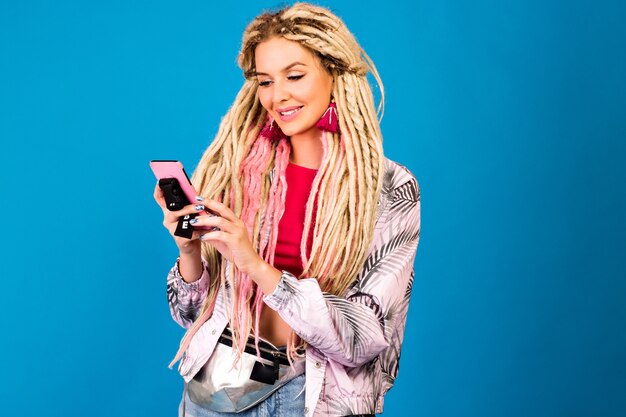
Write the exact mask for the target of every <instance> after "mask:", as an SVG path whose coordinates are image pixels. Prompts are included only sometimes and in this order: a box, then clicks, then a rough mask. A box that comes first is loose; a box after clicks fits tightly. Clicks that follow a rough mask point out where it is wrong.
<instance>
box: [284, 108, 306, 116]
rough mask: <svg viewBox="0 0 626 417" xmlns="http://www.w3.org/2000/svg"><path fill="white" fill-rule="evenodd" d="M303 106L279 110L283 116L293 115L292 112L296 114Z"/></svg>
mask: <svg viewBox="0 0 626 417" xmlns="http://www.w3.org/2000/svg"><path fill="white" fill-rule="evenodd" d="M301 108H302V107H298V108H297V109H293V110H290V111H286V112H279V113H280V114H281V115H283V116H291V115H292V114H294V113H295V112H297V111H299V110H300V109H301Z"/></svg>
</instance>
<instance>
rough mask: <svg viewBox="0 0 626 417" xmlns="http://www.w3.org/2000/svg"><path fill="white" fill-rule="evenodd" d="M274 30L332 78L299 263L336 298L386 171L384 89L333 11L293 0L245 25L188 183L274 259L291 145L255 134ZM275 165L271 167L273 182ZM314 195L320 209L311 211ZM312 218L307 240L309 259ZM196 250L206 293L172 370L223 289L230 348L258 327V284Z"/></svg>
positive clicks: (207, 248) (261, 118)
mask: <svg viewBox="0 0 626 417" xmlns="http://www.w3.org/2000/svg"><path fill="white" fill-rule="evenodd" d="M273 37H283V38H285V39H287V40H290V41H294V42H298V43H299V44H300V45H301V46H303V47H305V48H307V49H308V50H309V51H311V52H312V53H313V54H315V55H316V56H317V57H318V58H319V59H320V61H321V64H322V65H323V67H324V68H325V70H326V71H328V72H329V73H330V74H331V75H332V76H333V79H334V82H333V91H332V96H333V97H334V98H335V102H336V104H337V111H338V119H339V128H340V134H339V133H330V132H327V131H323V132H322V134H321V138H320V140H321V141H322V145H323V157H322V163H321V166H320V168H319V170H318V172H317V174H316V177H315V179H314V181H313V185H312V190H311V194H310V196H309V199H308V202H307V205H306V214H305V225H304V230H303V234H302V236H303V239H302V242H301V257H302V263H303V267H304V270H303V272H302V274H301V275H300V277H299V278H302V277H305V276H307V277H315V278H316V279H317V280H318V282H319V285H320V288H321V289H322V291H324V292H328V293H331V294H335V295H338V296H342V295H344V294H345V292H346V291H347V290H348V288H349V286H350V284H351V283H352V282H353V281H354V280H355V279H356V277H357V275H358V273H359V271H360V269H361V268H362V266H363V263H364V262H365V258H366V256H367V253H368V250H369V247H370V244H371V242H372V240H373V235H374V227H375V220H376V205H377V201H378V196H379V194H380V190H381V188H382V179H383V174H384V157H383V148H382V135H381V132H380V126H379V120H378V118H377V116H378V115H379V114H380V117H381V120H382V112H381V110H382V109H383V107H384V89H383V85H382V82H381V80H380V77H379V75H378V72H377V70H376V67H375V66H374V63H373V62H372V61H371V60H370V58H369V57H368V56H367V54H366V53H365V51H363V49H362V48H361V47H360V45H359V44H358V43H357V41H356V39H355V38H354V36H353V35H352V34H351V33H350V31H348V28H347V27H346V25H345V24H344V23H343V21H341V20H340V19H339V18H338V17H337V16H335V15H334V14H333V13H332V12H330V11H329V10H327V9H325V8H322V7H317V6H313V5H311V4H307V3H296V4H294V5H292V6H289V7H285V8H283V9H281V10H279V11H277V12H273V13H272V12H265V13H263V14H261V15H259V16H258V17H257V18H255V19H254V20H253V21H252V22H251V23H250V24H249V25H248V27H247V28H246V30H245V31H244V35H243V41H242V48H241V52H240V54H239V57H238V64H239V66H240V67H241V69H242V70H243V71H244V76H245V78H246V81H245V82H244V84H243V87H242V88H241V90H240V91H239V93H238V95H237V97H236V99H235V102H234V103H233V104H232V106H231V107H230V109H229V110H228V112H227V113H226V115H225V116H224V117H223V119H222V121H221V123H220V127H219V131H218V133H217V136H216V137H215V139H214V140H213V142H212V143H211V145H210V146H209V147H208V149H207V150H206V151H205V153H204V155H203V156H202V159H201V160H200V163H199V164H198V167H197V168H196V170H195V172H194V174H193V176H192V182H193V183H194V184H195V186H196V189H197V190H198V191H199V193H200V194H201V195H203V196H205V197H208V198H210V199H216V200H218V201H221V202H222V203H224V204H225V205H227V206H229V207H230V208H231V209H232V210H233V212H234V213H235V215H237V216H238V217H239V218H241V220H242V221H244V223H245V224H246V226H247V230H248V236H250V238H251V240H252V245H253V247H254V248H257V250H258V253H259V254H260V255H261V256H262V257H263V259H264V260H265V261H267V262H269V263H270V264H273V261H274V252H275V248H276V239H277V233H278V223H279V220H280V218H281V216H282V214H283V210H284V202H285V194H286V190H287V184H286V181H285V168H286V166H287V164H288V162H289V154H290V151H291V145H290V142H289V140H288V139H283V140H280V141H277V142H274V141H271V140H269V139H267V138H265V137H264V136H262V135H260V132H261V129H262V127H263V126H265V125H266V124H267V123H268V122H269V115H268V114H267V112H266V111H265V109H264V108H263V107H262V106H261V104H260V101H259V99H258V97H257V89H258V83H257V81H256V79H255V78H254V73H255V70H256V68H255V61H254V52H255V49H256V47H257V45H259V44H260V43H261V42H264V41H266V40H269V39H270V38H273ZM368 70H369V71H371V73H372V74H373V76H374V77H375V79H376V81H377V83H378V85H379V87H380V92H381V101H380V104H379V107H378V109H377V111H376V112H375V111H374V98H373V95H372V91H371V88H370V85H369V83H368V81H367V77H366V76H367V73H368ZM272 170H274V174H275V175H274V178H273V180H270V172H271V171H272ZM316 195H317V199H318V201H317V211H316V213H313V208H314V200H315V196H316ZM313 216H315V219H316V221H315V222H314V223H315V226H314V229H313V242H312V245H311V248H310V250H311V253H310V256H308V257H307V251H306V243H307V236H308V235H309V230H310V228H311V223H312V217H313ZM202 256H203V258H204V259H205V260H206V261H207V263H208V271H209V276H210V277H211V280H210V284H209V290H208V295H207V298H206V301H205V303H204V305H203V307H202V309H201V312H200V314H199V315H198V318H197V319H196V320H195V321H194V323H193V325H192V326H191V327H190V328H189V330H188V331H187V333H186V334H185V336H184V337H183V339H182V340H181V343H180V348H179V350H178V352H177V354H176V357H175V358H174V360H173V361H172V363H171V364H170V365H169V366H170V368H171V367H172V366H173V364H174V363H175V362H176V361H177V360H178V359H180V357H181V356H182V353H183V352H184V351H185V350H186V349H187V346H188V345H189V342H190V341H191V338H192V337H193V335H194V334H195V333H196V332H197V330H198V329H199V328H200V326H201V325H202V324H203V323H204V322H205V321H206V320H207V319H208V318H209V317H210V316H211V314H212V312H213V309H214V307H215V302H216V299H217V294H218V291H219V289H220V287H221V288H222V289H223V291H224V294H225V296H226V297H228V300H229V301H230V303H229V304H227V305H230V307H231V312H230V313H231V314H230V325H231V329H232V333H233V338H234V340H235V341H236V343H233V348H234V349H236V350H237V352H238V355H241V353H242V352H243V349H244V346H245V343H246V341H247V339H248V337H249V335H250V333H251V331H252V325H253V322H254V329H255V331H254V335H255V342H256V344H257V354H258V326H259V318H260V316H261V311H262V308H263V306H264V303H263V295H264V294H263V292H262V290H261V288H260V287H257V285H256V284H255V283H254V282H253V281H252V280H251V279H250V278H249V277H248V276H247V275H245V274H243V273H240V272H239V271H238V270H237V267H236V266H235V265H233V264H232V263H229V262H223V261H222V256H221V254H220V253H219V252H218V251H217V250H216V249H215V248H214V247H212V246H211V245H209V244H208V243H206V242H203V243H202ZM227 269H228V270H227ZM227 281H228V285H227ZM305 345H306V341H302V340H301V339H300V337H299V336H297V335H296V334H295V333H294V332H293V331H292V333H291V337H290V338H289V344H288V350H287V351H288V357H289V359H290V361H291V358H292V357H293V354H294V352H295V350H296V348H297V347H303V346H305Z"/></svg>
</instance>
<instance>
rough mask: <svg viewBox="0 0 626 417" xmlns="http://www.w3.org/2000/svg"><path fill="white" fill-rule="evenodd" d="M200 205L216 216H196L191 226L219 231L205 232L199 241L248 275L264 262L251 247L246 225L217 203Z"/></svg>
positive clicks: (213, 201)
mask: <svg viewBox="0 0 626 417" xmlns="http://www.w3.org/2000/svg"><path fill="white" fill-rule="evenodd" d="M202 203H203V204H204V205H205V207H206V208H208V209H210V210H211V211H213V212H215V213H217V214H218V215H217V216H210V215H208V216H197V217H196V219H197V222H194V223H193V226H194V227H197V226H214V227H218V228H219V229H220V230H214V231H207V232H206V233H203V234H202V235H200V240H202V241H203V242H208V243H209V244H210V245H212V246H214V247H215V249H217V250H218V251H219V252H220V253H221V254H222V256H223V257H224V258H226V259H228V260H229V261H231V262H232V263H234V264H235V265H237V268H238V269H239V270H240V271H241V272H243V273H245V274H250V273H251V271H252V270H253V269H254V268H256V267H258V265H259V263H260V262H264V261H263V258H261V256H260V255H259V254H258V253H257V251H256V250H255V249H254V248H253V247H252V243H251V242H250V237H249V236H248V230H247V227H246V224H245V223H244V222H243V220H241V219H240V218H239V217H237V216H236V215H235V213H234V212H233V211H232V210H231V209H230V208H229V207H227V206H226V205H224V204H222V203H220V202H219V201H216V200H205V201H203V202H202ZM201 230H202V229H201Z"/></svg>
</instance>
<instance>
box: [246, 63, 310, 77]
mask: <svg viewBox="0 0 626 417" xmlns="http://www.w3.org/2000/svg"><path fill="white" fill-rule="evenodd" d="M296 65H304V66H305V67H306V64H303V63H302V62H298V61H296V62H294V63H292V64H289V65H287V66H286V67H285V68H283V69H282V71H283V72H284V71H287V70H288V69H290V68H291V67H295V66H296ZM252 75H253V76H254V75H269V74H266V73H264V72H256V71H253V72H252Z"/></svg>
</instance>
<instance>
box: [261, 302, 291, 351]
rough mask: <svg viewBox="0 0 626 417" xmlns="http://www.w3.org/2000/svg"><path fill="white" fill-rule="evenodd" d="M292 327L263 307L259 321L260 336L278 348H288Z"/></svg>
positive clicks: (269, 309)
mask: <svg viewBox="0 0 626 417" xmlns="http://www.w3.org/2000/svg"><path fill="white" fill-rule="evenodd" d="M290 334H291V327H290V326H289V325H288V324H287V323H286V322H285V321H284V320H283V319H282V317H280V315H279V314H278V313H277V312H276V311H275V310H272V309H271V308H270V307H268V306H263V310H262V311H261V319H260V320H259V335H260V336H261V337H262V338H263V339H265V340H267V341H268V342H271V343H272V344H273V345H274V346H276V347H281V346H286V345H287V342H288V341H289V335H290Z"/></svg>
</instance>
